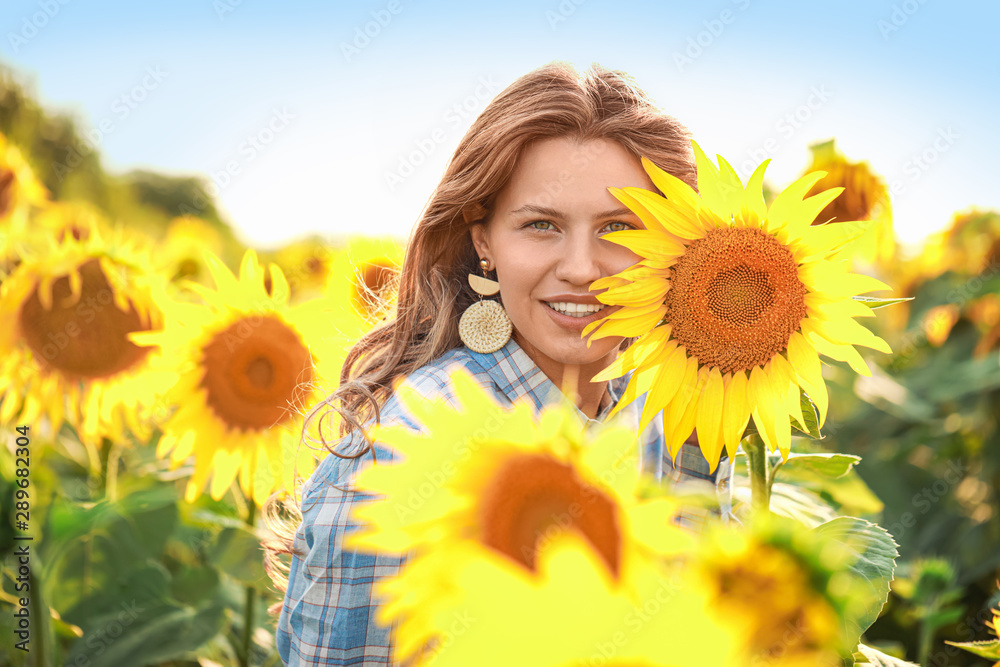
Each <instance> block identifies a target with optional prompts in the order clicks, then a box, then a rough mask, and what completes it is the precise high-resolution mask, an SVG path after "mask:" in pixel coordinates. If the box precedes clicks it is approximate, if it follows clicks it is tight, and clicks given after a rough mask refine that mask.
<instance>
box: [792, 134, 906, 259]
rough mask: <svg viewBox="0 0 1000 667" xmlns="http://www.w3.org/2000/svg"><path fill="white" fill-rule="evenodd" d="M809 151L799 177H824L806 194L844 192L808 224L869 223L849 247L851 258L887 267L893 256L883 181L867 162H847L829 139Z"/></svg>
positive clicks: (891, 229) (893, 243) (888, 208)
mask: <svg viewBox="0 0 1000 667" xmlns="http://www.w3.org/2000/svg"><path fill="white" fill-rule="evenodd" d="M809 148H810V150H811V151H812V163H811V164H810V165H809V166H808V167H807V168H806V170H805V172H804V173H803V175H807V174H810V173H813V172H825V175H824V176H823V177H822V178H821V179H820V180H819V181H817V182H816V183H815V184H814V185H813V186H812V188H811V189H810V190H809V192H808V193H807V194H808V195H816V194H819V193H821V192H823V191H825V190H830V189H832V188H843V189H844V190H843V192H842V193H841V194H840V195H839V196H838V197H836V198H835V199H834V200H833V201H832V202H830V203H829V204H827V205H826V208H824V209H823V210H822V211H820V212H819V215H817V216H816V219H815V220H814V221H813V223H812V224H814V225H820V224H824V223H827V222H853V221H857V220H870V221H871V223H872V224H871V225H870V226H869V227H868V229H867V230H866V231H865V233H864V234H862V235H861V236H860V237H859V238H858V239H857V240H856V241H855V242H854V243H853V244H851V257H861V258H863V259H865V260H866V261H868V262H870V263H872V264H874V265H875V266H879V267H886V266H888V265H889V264H890V263H891V262H892V260H893V258H894V256H895V254H896V238H895V235H894V233H893V228H892V205H891V203H890V202H889V189H888V188H887V187H886V185H885V181H884V180H883V179H882V178H881V177H880V176H879V175H878V174H876V173H875V172H874V171H873V170H872V168H871V166H870V165H869V164H868V163H867V162H851V161H850V160H848V159H847V158H846V157H845V156H844V155H843V154H842V153H841V152H840V151H838V150H837V148H836V146H835V141H834V140H833V139H831V140H829V141H825V142H821V143H817V144H813V145H812V146H810V147H809ZM845 257H846V256H845ZM836 259H840V257H836Z"/></svg>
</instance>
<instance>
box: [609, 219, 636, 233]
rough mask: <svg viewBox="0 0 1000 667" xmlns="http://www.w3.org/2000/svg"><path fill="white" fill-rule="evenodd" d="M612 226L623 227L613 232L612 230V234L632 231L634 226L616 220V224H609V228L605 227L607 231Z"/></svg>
mask: <svg viewBox="0 0 1000 667" xmlns="http://www.w3.org/2000/svg"><path fill="white" fill-rule="evenodd" d="M612 225H621V227H620V228H618V229H612V230H610V231H612V232H623V231H625V230H626V229H632V225H630V224H628V223H627V222H621V221H620V220H615V221H614V222H609V223H608V224H607V227H605V229H607V228H608V227H611V226H612Z"/></svg>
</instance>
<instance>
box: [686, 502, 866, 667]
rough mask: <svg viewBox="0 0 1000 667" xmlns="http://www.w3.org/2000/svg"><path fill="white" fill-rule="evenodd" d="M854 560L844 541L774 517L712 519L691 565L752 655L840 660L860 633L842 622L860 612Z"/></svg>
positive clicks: (783, 663) (783, 665) (788, 665)
mask: <svg viewBox="0 0 1000 667" xmlns="http://www.w3.org/2000/svg"><path fill="white" fill-rule="evenodd" d="M851 560H852V556H851V554H850V552H849V551H848V550H847V549H846V548H844V546H843V545H842V544H840V543H838V542H835V541H833V540H825V539H823V538H820V537H819V536H818V535H816V534H815V533H813V532H809V531H805V530H802V529H801V527H798V526H795V525H793V524H792V523H791V522H786V521H781V520H778V519H776V518H772V519H771V520H770V521H767V522H756V523H755V524H754V526H753V530H752V531H746V530H743V529H735V528H732V527H723V526H715V527H712V528H711V529H710V530H709V531H708V532H707V533H706V535H705V538H704V539H703V540H702V542H701V543H700V545H699V549H698V551H697V553H696V554H695V555H694V557H693V558H692V560H691V566H690V569H689V572H691V574H692V576H693V577H695V578H697V579H698V580H700V583H701V586H702V587H703V588H704V589H706V590H708V591H710V595H709V597H710V610H711V611H712V612H713V613H714V614H715V615H717V616H718V617H724V618H726V619H728V620H729V622H730V623H732V624H733V625H734V626H736V627H738V628H741V629H742V632H741V633H740V634H741V636H742V637H743V642H744V643H743V644H742V646H741V647H740V648H741V650H742V652H743V655H744V656H745V658H746V662H747V663H750V664H756V663H766V664H771V665H775V666H776V667H778V666H780V667H792V666H793V665H795V666H798V665H801V666H802V667H806V666H808V667H813V666H815V665H831V666H834V665H840V664H841V662H840V658H839V655H838V654H839V653H840V652H847V653H849V652H852V651H853V650H854V648H855V646H854V645H855V644H856V639H857V638H856V637H846V636H845V634H844V630H843V629H844V628H845V627H846V625H845V624H844V623H843V622H842V619H843V618H844V617H849V616H851V614H854V613H857V612H858V601H857V598H858V596H857V593H858V591H856V589H855V586H857V585H858V584H857V582H856V581H855V580H853V579H850V578H849V577H848V576H847V574H846V573H845V570H846V568H847V567H849V566H850V565H851ZM860 604H862V605H863V604H864V602H861V603H860Z"/></svg>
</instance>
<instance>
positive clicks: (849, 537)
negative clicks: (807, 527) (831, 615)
mask: <svg viewBox="0 0 1000 667" xmlns="http://www.w3.org/2000/svg"><path fill="white" fill-rule="evenodd" d="M813 530H814V531H815V532H816V533H817V534H819V535H822V536H823V537H827V538H830V539H833V540H835V541H836V542H838V543H839V544H841V545H843V546H844V547H845V548H846V549H848V550H849V551H850V552H851V555H852V558H851V560H850V565H848V566H847V568H846V569H845V570H843V571H842V572H841V573H840V574H842V575H846V576H847V577H848V578H849V584H848V583H846V582H845V583H844V586H849V587H850V590H851V593H852V595H851V597H850V602H851V606H850V608H849V609H848V610H846V612H845V614H844V617H843V622H844V624H845V633H846V634H847V635H848V636H851V637H858V638H860V637H861V635H862V633H864V631H865V630H867V629H868V628H869V627H870V626H871V624H872V623H874V622H875V619H876V618H878V615H879V613H880V612H881V611H882V607H883V605H884V604H885V600H886V597H887V596H888V595H889V583H890V582H891V581H892V573H893V570H894V569H895V566H896V564H895V559H896V557H897V556H899V552H898V551H897V550H896V543H895V542H894V541H893V539H892V536H891V535H889V533H887V532H886V531H885V529H883V528H880V527H879V526H877V525H875V524H873V523H871V522H869V521H865V520H863V519H856V518H854V517H838V518H836V519H833V520H832V521H827V522H826V523H823V524H820V525H819V526H817V527H816V528H814V529H813Z"/></svg>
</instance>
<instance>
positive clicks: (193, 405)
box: [133, 250, 343, 505]
mask: <svg viewBox="0 0 1000 667" xmlns="http://www.w3.org/2000/svg"><path fill="white" fill-rule="evenodd" d="M205 262H206V264H207V266H208V269H209V271H210V273H211V275H212V277H213V279H214V281H215V285H216V288H215V289H210V288H208V287H205V286H202V285H199V284H197V283H186V284H187V285H188V286H189V287H190V289H192V290H193V291H195V292H197V293H198V294H199V295H200V296H201V298H202V299H203V300H204V305H202V304H195V303H177V304H174V307H173V310H172V311H171V312H170V313H169V317H168V318H167V325H166V326H165V327H164V329H163V331H162V332H156V333H145V334H137V335H135V336H133V340H135V341H136V342H137V343H139V344H140V345H146V346H156V347H158V348H160V349H161V350H162V351H163V353H164V354H163V356H162V360H163V364H162V365H161V366H160V368H159V370H160V371H161V372H163V373H165V374H166V376H167V377H168V378H169V383H170V386H171V389H170V391H169V392H168V394H167V397H166V398H167V401H168V403H170V404H171V405H176V406H177V410H176V412H174V413H173V414H172V415H171V416H170V418H169V420H167V421H166V423H165V424H164V425H163V427H162V431H163V435H162V437H161V438H160V441H159V443H158V445H157V455H158V456H161V457H162V456H166V455H168V454H169V456H170V460H171V463H172V465H173V467H177V466H179V465H180V464H181V463H182V462H184V461H185V460H186V459H187V458H188V457H189V456H190V455H191V454H194V456H195V469H194V474H193V476H192V477H191V478H190V479H189V481H188V485H187V489H186V493H185V498H186V499H187V501H188V502H193V501H194V500H195V499H196V498H197V497H198V496H199V495H200V494H201V493H202V491H203V488H204V487H205V485H206V482H207V481H208V478H209V477H210V476H211V478H212V480H211V487H210V494H211V496H212V498H214V499H219V498H221V497H222V496H223V494H224V493H225V492H226V490H227V489H228V488H229V486H230V485H231V484H232V483H233V481H234V480H235V479H236V477H237V475H238V476H239V484H240V487H241V488H242V489H243V491H244V493H245V494H246V496H247V497H248V498H251V499H252V500H253V501H254V502H255V503H257V504H258V505H260V504H262V503H263V502H264V500H266V499H267V497H268V496H269V495H270V493H271V492H272V491H274V490H275V489H277V488H279V487H280V486H281V485H282V484H284V485H285V488H286V489H292V488H294V487H293V485H292V484H291V477H292V474H293V473H296V472H297V473H298V474H299V475H302V474H303V473H304V474H306V475H308V474H309V472H310V471H311V467H312V465H313V463H314V460H313V457H312V454H311V451H310V450H307V449H299V448H297V445H298V442H299V438H300V437H301V430H302V415H301V414H300V413H301V411H302V409H303V408H304V406H306V405H308V404H310V403H313V402H315V401H316V400H317V399H318V398H319V397H318V395H317V393H316V392H317V391H318V390H319V389H321V388H323V389H325V388H326V387H323V385H324V382H325V381H326V380H328V379H330V378H335V377H336V373H337V371H338V370H339V366H338V363H339V360H340V359H342V358H343V354H342V352H341V351H340V350H338V349H337V348H336V347H334V346H331V345H330V344H329V343H328V342H327V340H326V338H325V336H324V329H325V328H326V327H327V326H328V322H329V317H330V306H329V304H327V303H326V302H324V301H322V300H318V299H317V300H313V301H309V302H306V303H303V304H299V305H297V306H289V305H288V283H287V282H286V281H285V278H284V275H283V274H282V272H281V270H280V269H278V268H277V267H276V266H274V265H272V266H271V267H270V276H271V284H272V288H271V293H270V294H268V293H267V292H266V291H265V288H264V270H263V268H262V267H261V266H260V264H259V263H258V261H257V256H256V253H254V252H253V251H252V250H251V251H247V253H246V254H245V255H244V257H243V262H242V264H241V266H240V274H239V278H236V277H235V276H234V275H233V273H232V272H230V270H229V269H228V268H227V267H226V266H225V265H224V264H223V263H222V261H221V260H220V259H218V258H217V257H216V256H214V255H212V254H211V253H207V252H206V253H205Z"/></svg>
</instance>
